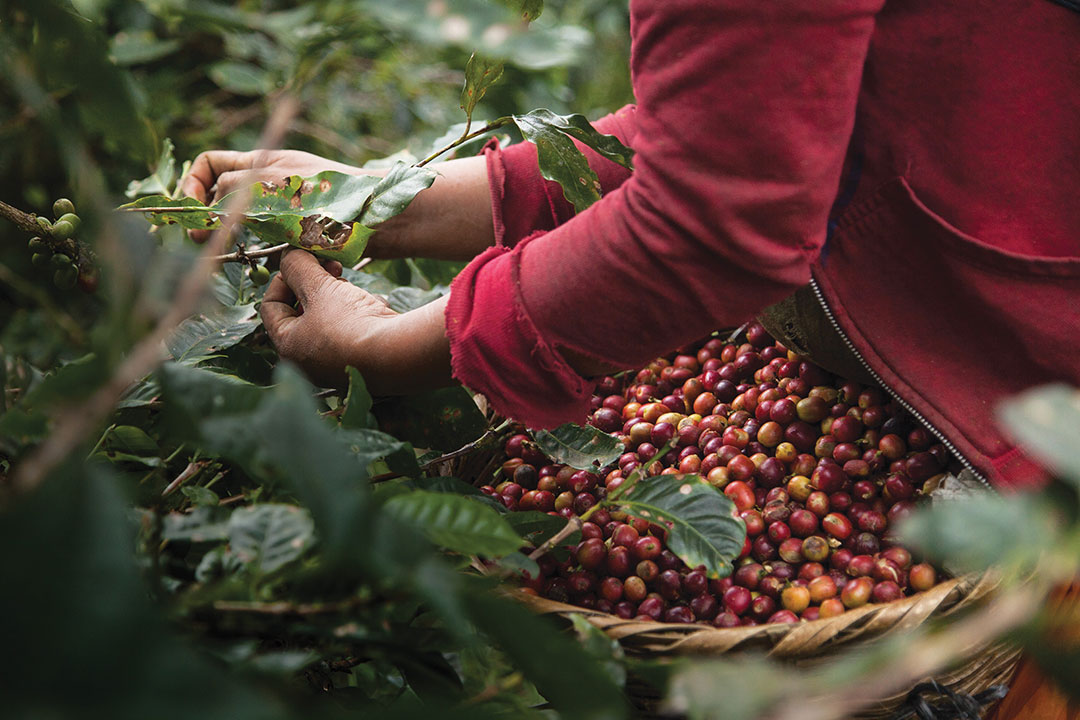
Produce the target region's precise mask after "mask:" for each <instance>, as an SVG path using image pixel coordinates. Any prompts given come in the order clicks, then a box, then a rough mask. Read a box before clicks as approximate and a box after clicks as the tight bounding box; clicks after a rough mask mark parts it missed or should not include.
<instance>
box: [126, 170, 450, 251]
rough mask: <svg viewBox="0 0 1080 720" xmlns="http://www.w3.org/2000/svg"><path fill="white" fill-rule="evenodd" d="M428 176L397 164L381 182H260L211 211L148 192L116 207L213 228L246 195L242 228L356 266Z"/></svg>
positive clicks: (342, 177) (326, 177) (352, 178)
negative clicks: (378, 227) (371, 241)
mask: <svg viewBox="0 0 1080 720" xmlns="http://www.w3.org/2000/svg"><path fill="white" fill-rule="evenodd" d="M434 180H435V173H434V171H432V170H428V169H425V168H415V167H410V166H407V165H405V164H404V163H398V164H397V165H395V166H394V167H392V168H391V169H390V170H389V171H388V172H387V173H386V176H385V177H382V178H380V177H378V176H375V175H359V176H357V175H349V174H346V173H338V172H330V171H327V172H322V173H319V174H318V175H315V176H313V177H310V178H303V177H300V176H299V175H292V176H289V177H287V178H283V179H282V180H281V182H280V183H266V182H259V183H255V184H253V185H251V186H250V187H248V188H245V189H242V190H237V191H236V192H234V193H230V194H229V195H226V196H225V197H223V198H221V199H220V200H219V201H217V202H216V203H214V204H213V205H211V206H207V205H204V204H202V203H201V202H199V201H198V200H195V199H193V198H183V199H180V200H173V199H171V198H169V197H167V196H165V195H152V196H149V197H144V198H140V199H139V200H136V201H135V202H132V203H128V204H127V205H123V206H121V208H120V209H121V210H128V211H132V212H143V213H145V214H146V215H147V219H148V220H149V221H150V222H151V223H153V224H154V225H172V224H179V225H181V226H182V227H185V228H188V229H200V230H208V229H210V230H212V229H215V228H218V227H220V226H221V220H220V218H221V216H222V214H223V213H224V210H225V208H226V207H227V206H228V205H229V204H230V203H231V202H232V199H233V197H234V196H235V195H236V193H244V194H246V195H248V198H247V200H248V202H247V210H246V211H245V213H244V219H243V221H242V222H243V224H244V225H245V226H246V227H248V228H249V229H250V230H251V232H252V233H254V234H255V235H256V236H258V237H259V239H261V240H263V241H264V242H267V243H272V244H279V243H288V244H290V245H293V246H295V247H299V248H303V249H305V250H309V251H311V252H313V253H314V254H315V255H318V256H319V257H322V258H326V259H331V260H338V261H340V262H341V263H342V264H343V265H346V266H350V265H355V264H356V262H357V261H358V260H359V259H360V258H361V257H362V256H363V254H364V249H365V248H366V247H367V241H368V238H369V237H371V235H372V234H373V233H374V232H375V231H374V230H373V229H372V228H373V226H375V225H378V224H379V223H382V222H385V221H387V220H389V219H390V218H391V217H393V216H395V215H397V214H398V213H400V212H401V211H402V210H404V209H405V208H406V207H408V205H409V203H410V202H412V199H413V198H414V197H416V195H417V193H419V192H420V191H422V190H424V189H426V188H428V187H430V186H431V183H432V182H434Z"/></svg>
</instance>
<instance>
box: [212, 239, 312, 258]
mask: <svg viewBox="0 0 1080 720" xmlns="http://www.w3.org/2000/svg"><path fill="white" fill-rule="evenodd" d="M290 247H292V246H291V245H289V243H281V244H280V245H272V246H270V247H264V248H259V249H258V250H237V251H236V252H231V253H226V254H224V255H215V256H214V257H212V258H210V259H211V260H212V261H214V262H241V261H243V260H246V259H248V258H261V257H269V256H271V255H277V254H278V253H279V252H281V251H282V250H287V249H289V248H290Z"/></svg>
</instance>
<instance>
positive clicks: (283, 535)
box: [229, 504, 315, 574]
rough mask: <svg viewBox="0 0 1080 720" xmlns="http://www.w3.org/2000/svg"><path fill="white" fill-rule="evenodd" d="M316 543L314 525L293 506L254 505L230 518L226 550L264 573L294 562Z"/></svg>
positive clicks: (305, 514) (237, 511)
mask: <svg viewBox="0 0 1080 720" xmlns="http://www.w3.org/2000/svg"><path fill="white" fill-rule="evenodd" d="M314 540H315V523H314V522H313V521H312V519H311V515H310V514H308V512H307V510H304V509H303V508H299V507H296V506H294V505H274V504H266V505H253V506H251V507H244V508H240V509H239V510H236V511H235V512H233V514H232V515H231V516H230V517H229V549H230V550H232V552H233V553H235V554H236V556H237V557H239V558H240V559H241V560H243V561H244V562H245V563H248V564H249V565H250V566H251V567H252V568H253V569H254V570H255V571H256V572H259V573H262V574H265V573H271V572H274V571H275V570H277V569H279V568H281V567H284V566H285V565H287V564H289V563H290V562H292V561H294V560H296V559H297V558H299V557H300V556H301V555H303V554H304V551H305V550H307V549H308V547H310V546H311V544H312V543H313V542H314Z"/></svg>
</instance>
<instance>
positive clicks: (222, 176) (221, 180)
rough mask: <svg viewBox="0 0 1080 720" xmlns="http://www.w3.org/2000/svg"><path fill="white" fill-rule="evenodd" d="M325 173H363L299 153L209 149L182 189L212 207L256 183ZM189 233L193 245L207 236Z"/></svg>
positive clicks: (290, 151)
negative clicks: (229, 195)
mask: <svg viewBox="0 0 1080 720" xmlns="http://www.w3.org/2000/svg"><path fill="white" fill-rule="evenodd" d="M325 170H335V171H337V172H343V173H351V174H357V173H360V172H363V171H361V170H360V169H359V168H355V167H352V166H351V165H345V164H343V163H339V162H334V161H333V160H327V159H326V158H323V157H319V156H318V155H313V154H312V153H308V152H301V151H299V150H254V151H252V152H236V151H234V150H211V151H209V152H204V153H201V154H200V155H199V156H198V157H197V158H195V162H193V163H192V164H191V170H190V171H189V172H188V174H187V177H186V178H184V183H183V185H182V186H181V190H182V191H183V193H184V194H185V195H187V196H188V197H193V198H195V199H196V200H199V201H200V202H203V203H206V204H207V205H211V204H213V203H215V202H217V201H218V200H220V199H221V198H223V197H225V196H226V195H228V194H229V193H231V192H233V191H234V190H238V189H240V188H243V187H247V186H249V185H253V184H254V183H257V182H268V183H273V184H281V181H282V180H283V179H284V178H287V177H289V176H290V175H301V176H303V177H311V176H312V175H317V174H318V173H321V172H323V171H325ZM370 174H375V173H374V172H371V173H370ZM189 234H190V235H191V239H192V240H194V241H195V242H204V241H205V240H206V239H207V238H208V237H210V231H208V230H191V231H190V233H189Z"/></svg>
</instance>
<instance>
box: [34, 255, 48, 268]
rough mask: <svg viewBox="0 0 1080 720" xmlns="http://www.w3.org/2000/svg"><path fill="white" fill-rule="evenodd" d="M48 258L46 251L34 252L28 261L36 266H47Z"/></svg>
mask: <svg viewBox="0 0 1080 720" xmlns="http://www.w3.org/2000/svg"><path fill="white" fill-rule="evenodd" d="M50 259H51V258H50V257H49V256H48V255H47V254H46V253H34V255H33V257H31V258H30V263H31V264H32V265H33V266H34V267H36V268H47V267H49V261H50Z"/></svg>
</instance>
